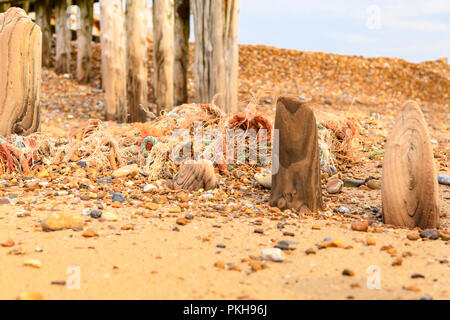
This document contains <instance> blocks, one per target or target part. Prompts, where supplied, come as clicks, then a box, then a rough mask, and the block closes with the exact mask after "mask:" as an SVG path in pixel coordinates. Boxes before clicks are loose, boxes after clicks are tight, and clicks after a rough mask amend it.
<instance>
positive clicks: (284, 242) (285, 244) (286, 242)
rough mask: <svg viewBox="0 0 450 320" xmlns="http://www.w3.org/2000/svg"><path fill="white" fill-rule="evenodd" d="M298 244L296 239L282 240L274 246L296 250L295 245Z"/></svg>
mask: <svg viewBox="0 0 450 320" xmlns="http://www.w3.org/2000/svg"><path fill="white" fill-rule="evenodd" d="M296 244H298V242H295V241H289V240H281V241H278V242H277V244H276V245H275V246H274V248H278V249H281V250H295V248H294V247H293V245H296Z"/></svg>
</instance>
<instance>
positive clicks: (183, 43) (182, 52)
mask: <svg viewBox="0 0 450 320" xmlns="http://www.w3.org/2000/svg"><path fill="white" fill-rule="evenodd" d="M189 18H190V6H189V0H175V65H174V79H173V81H174V99H175V105H176V106H179V105H182V104H183V103H187V101H188V90H187V72H188V67H189V35H190V25H189V23H190V20H189Z"/></svg>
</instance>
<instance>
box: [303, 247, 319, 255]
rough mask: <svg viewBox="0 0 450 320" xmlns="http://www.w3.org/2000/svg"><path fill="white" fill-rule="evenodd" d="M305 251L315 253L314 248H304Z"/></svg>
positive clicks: (308, 253)
mask: <svg viewBox="0 0 450 320" xmlns="http://www.w3.org/2000/svg"><path fill="white" fill-rule="evenodd" d="M305 253H306V254H307V255H310V254H316V250H314V249H313V248H308V249H306V250H305Z"/></svg>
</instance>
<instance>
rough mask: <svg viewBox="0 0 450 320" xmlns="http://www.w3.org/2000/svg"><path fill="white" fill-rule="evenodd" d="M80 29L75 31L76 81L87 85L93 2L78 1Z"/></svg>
mask: <svg viewBox="0 0 450 320" xmlns="http://www.w3.org/2000/svg"><path fill="white" fill-rule="evenodd" d="M78 6H79V7H80V29H79V30H77V43H78V53H77V80H78V82H79V83H84V84H86V83H89V80H90V78H91V43H92V27H93V24H94V0H79V1H78Z"/></svg>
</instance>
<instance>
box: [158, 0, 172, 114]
mask: <svg viewBox="0 0 450 320" xmlns="http://www.w3.org/2000/svg"><path fill="white" fill-rule="evenodd" d="M173 8H174V2H173V0H153V47H154V48H153V52H154V54H153V64H154V73H155V74H154V85H153V86H154V92H155V97H156V104H157V106H158V113H159V114H160V113H161V111H168V110H170V109H171V108H172V107H173V105H174V103H173V101H174V100H173V98H174V95H173V72H174V71H173V70H174V69H173V68H174V59H175V52H174V12H173V11H174V9H173Z"/></svg>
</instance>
